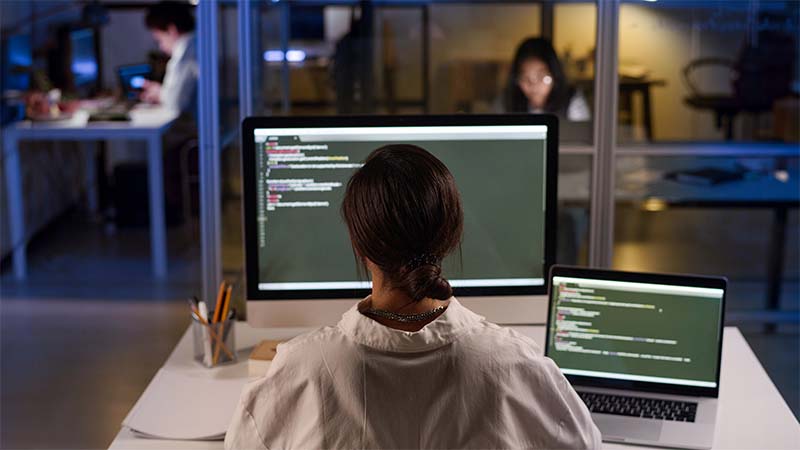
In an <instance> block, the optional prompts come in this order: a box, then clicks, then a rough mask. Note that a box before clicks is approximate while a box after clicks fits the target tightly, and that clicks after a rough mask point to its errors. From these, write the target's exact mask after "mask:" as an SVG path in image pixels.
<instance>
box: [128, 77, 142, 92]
mask: <svg viewBox="0 0 800 450" xmlns="http://www.w3.org/2000/svg"><path fill="white" fill-rule="evenodd" d="M131 87H132V88H135V89H141V88H143V87H144V77H143V76H141V75H139V76H135V77H133V78H131Z"/></svg>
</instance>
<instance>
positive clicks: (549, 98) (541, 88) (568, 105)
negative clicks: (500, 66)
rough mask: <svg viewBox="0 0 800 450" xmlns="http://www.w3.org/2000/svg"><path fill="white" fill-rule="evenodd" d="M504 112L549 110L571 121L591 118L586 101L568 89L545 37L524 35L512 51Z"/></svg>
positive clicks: (539, 111) (541, 111) (556, 59)
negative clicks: (526, 37)
mask: <svg viewBox="0 0 800 450" xmlns="http://www.w3.org/2000/svg"><path fill="white" fill-rule="evenodd" d="M504 108H505V112H513V113H523V112H529V113H552V114H556V115H557V116H559V118H561V119H562V120H563V119H566V120H571V121H578V122H582V121H587V120H590V119H591V113H590V110H589V105H588V104H587V103H586V100H585V99H584V98H583V96H582V95H580V93H576V92H575V90H574V89H570V87H569V86H568V85H567V79H566V77H565V76H564V70H563V69H562V68H561V62H560V61H559V60H558V56H557V55H556V51H555V50H554V49H553V45H552V44H551V43H550V41H549V40H547V39H544V38H528V39H526V40H524V41H523V42H522V43H521V44H520V45H519V47H518V48H517V52H516V54H515V55H514V61H513V62H512V64H511V71H510V73H509V75H508V85H507V86H506V92H505V97H504Z"/></svg>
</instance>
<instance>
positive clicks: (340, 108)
mask: <svg viewBox="0 0 800 450" xmlns="http://www.w3.org/2000/svg"><path fill="white" fill-rule="evenodd" d="M252 8H253V14H254V15H255V16H256V17H257V18H258V19H257V20H256V23H255V24H254V27H255V28H254V34H255V35H256V36H257V40H256V42H255V43H254V50H253V52H254V53H255V55H256V64H255V67H254V70H252V71H251V72H252V73H253V75H254V79H253V83H252V84H253V86H254V95H253V97H254V101H253V111H254V114H256V115H273V114H279V115H284V114H288V115H317V114H323V115H333V114H426V113H433V114H453V113H466V114H476V113H501V112H506V111H509V110H511V109H510V108H511V105H510V101H509V97H510V95H509V93H510V88H511V87H514V88H515V89H516V90H517V91H520V89H519V88H518V87H517V86H518V84H519V79H521V78H520V77H523V78H526V77H527V78H537V77H539V74H538V73H533V74H522V73H520V71H519V70H517V71H516V72H515V71H512V62H513V60H514V56H515V53H516V52H517V49H518V47H520V45H521V44H522V43H523V42H524V41H525V40H526V39H528V38H534V37H539V38H544V39H545V40H546V41H547V42H549V43H551V45H552V47H553V49H554V53H555V59H556V62H555V64H558V66H559V67H560V68H559V69H557V70H556V73H558V74H563V76H555V75H556V73H550V70H548V71H547V73H545V74H544V75H548V76H553V78H556V79H557V82H558V83H561V84H562V86H561V87H562V88H563V89H562V90H559V91H558V92H562V91H563V93H564V94H563V95H561V96H560V97H559V100H560V102H554V103H557V104H556V105H555V106H553V105H548V106H547V107H546V108H541V109H542V110H544V111H549V112H555V113H557V114H559V115H560V116H561V117H562V119H563V120H562V126H561V140H562V142H564V143H565V145H564V151H563V152H562V156H561V158H560V172H561V174H560V178H561V179H563V182H561V183H560V186H561V188H560V189H559V200H560V205H561V211H560V217H559V230H560V233H559V235H560V242H559V245H558V249H559V250H558V260H559V261H560V262H565V263H578V262H586V261H587V254H588V229H589V214H588V211H589V182H590V173H591V166H592V157H593V152H594V149H593V147H592V132H593V128H592V120H591V119H592V89H593V87H594V86H593V84H594V69H593V68H594V64H595V63H594V47H595V44H594V40H595V31H594V30H595V20H596V18H595V14H596V7H595V5H594V3H591V2H564V3H560V2H545V3H541V2H533V1H532V2H519V1H513V2H502V1H497V2H470V1H464V2H401V1H397V2H355V1H354V2H341V1H332V2H322V1H320V2H318V1H312V2H258V3H254V4H253V6H252ZM521 59H522V60H525V59H529V58H521ZM548 69H550V67H548ZM534 72H535V71H534ZM529 81H532V82H534V83H535V82H537V81H538V80H537V79H531V80H529ZM553 92H555V91H553ZM519 95H520V96H522V92H521V91H520V92H519ZM551 97H552V98H556V97H557V96H556V95H554V94H553V95H551ZM516 108H517V109H514V111H516V112H526V111H528V110H529V109H530V108H529V105H528V104H527V101H526V102H524V103H522V104H520V105H518V106H516ZM568 119H573V120H568ZM231 217H234V216H233V215H231ZM231 248H232V247H231ZM226 260H228V259H227V258H226ZM229 260H230V261H236V260H237V259H236V258H230V259H229Z"/></svg>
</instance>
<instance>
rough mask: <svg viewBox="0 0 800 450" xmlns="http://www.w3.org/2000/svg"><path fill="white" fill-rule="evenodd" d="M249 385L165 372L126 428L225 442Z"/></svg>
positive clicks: (130, 416)
mask: <svg viewBox="0 0 800 450" xmlns="http://www.w3.org/2000/svg"><path fill="white" fill-rule="evenodd" d="M245 383H247V379H246V378H231V379H220V378H205V377H197V376H188V375H185V374H181V373H179V372H174V371H170V370H168V369H161V370H159V371H158V373H157V374H156V376H155V377H154V378H153V381H152V382H150V385H149V386H148V387H147V389H146V390H145V391H144V393H143V394H142V396H141V397H140V398H139V401H137V402H136V405H134V407H133V409H131V412H130V413H128V416H127V417H126V418H125V420H124V421H123V422H122V425H124V426H126V427H128V428H130V429H131V430H132V431H134V432H136V433H138V434H142V435H146V436H149V437H154V438H161V439H191V440H220V439H223V438H224V437H225V431H226V430H227V428H228V424H229V422H230V420H231V417H233V412H234V410H235V409H236V406H237V404H238V403H239V396H240V395H241V391H242V388H243V387H244V385H245Z"/></svg>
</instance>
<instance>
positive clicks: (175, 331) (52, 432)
mask: <svg viewBox="0 0 800 450" xmlns="http://www.w3.org/2000/svg"><path fill="white" fill-rule="evenodd" d="M238 217H239V211H238V209H237V207H236V202H235V201H234V202H226V212H225V220H224V224H223V235H224V236H225V241H224V246H223V260H224V263H225V267H226V273H228V275H236V274H237V267H238V266H239V265H240V263H239V261H240V260H241V250H240V249H241V236H240V234H239V231H238V230H239V229H240V228H239V225H238ZM768 217H769V216H764V217H758V214H755V213H747V212H745V213H743V214H742V215H734V216H733V218H731V216H726V215H725V214H722V215H720V213H719V212H714V211H709V212H697V211H696V212H694V213H693V214H683V213H680V214H677V215H676V214H672V215H670V214H667V215H664V216H660V217H659V219H658V220H656V221H653V220H652V219H653V216H649V217H641V216H640V213H639V212H636V211H625V210H624V209H622V210H620V211H619V213H618V219H619V220H618V222H619V223H623V224H626V225H624V226H622V227H619V229H618V230H617V233H618V234H617V235H618V241H619V242H618V245H617V246H616V254H617V259H616V260H615V264H616V265H619V266H624V267H627V266H630V265H638V266H641V268H644V269H658V270H670V269H674V268H676V267H678V268H681V267H689V268H697V269H698V270H701V271H702V270H704V269H706V268H707V267H708V265H709V264H711V265H716V267H724V268H725V270H729V271H730V273H731V274H732V275H731V278H732V281H733V288H732V289H733V295H732V297H731V301H730V303H729V306H730V308H731V309H738V310H741V309H753V308H759V307H761V305H763V296H764V288H763V280H762V277H763V265H762V262H761V261H762V257H763V256H764V255H763V252H762V251H761V250H759V249H760V248H762V247H764V248H765V247H766V244H765V242H761V241H763V239H761V240H759V239H758V238H757V237H754V235H756V234H757V233H752V232H751V230H759V229H763V228H761V225H763V223H768ZM790 220H791V226H792V227H793V228H792V229H794V230H797V229H798V226H797V215H796V214H794V215H793V216H792V218H791V219H790ZM709 221H716V222H714V223H725V224H726V226H725V227H724V228H725V230H726V231H725V233H726V236H724V238H725V239H728V241H725V242H728V244H729V245H724V246H719V245H717V246H716V247H714V246H713V245H712V244H713V242H711V243H709V239H710V240H712V241H714V240H715V239H718V238H719V236H709V235H708V232H707V230H708V227H707V223H708V222H709ZM762 222H763V223H762ZM731 227H733V230H730V228H731ZM676 228H678V229H680V232H679V233H677V234H675V233H672V235H671V234H670V230H673V231H674V230H675V229H676ZM168 239H169V256H170V266H169V270H170V277H169V280H168V281H166V282H154V281H153V280H152V279H151V278H150V271H149V270H150V267H149V238H148V234H147V231H146V230H145V229H133V230H117V231H116V233H114V234H108V233H107V232H106V229H105V228H104V227H103V226H102V225H101V224H98V223H95V222H92V221H89V220H87V219H86V218H85V217H84V216H83V215H82V214H79V213H75V214H69V215H67V216H66V217H64V218H62V219H60V220H59V221H58V222H57V223H56V224H55V225H54V226H52V227H50V228H48V229H47V230H46V231H45V232H44V233H42V234H41V235H40V236H38V237H37V238H36V240H35V241H34V243H33V244H32V245H31V247H30V254H29V263H30V266H29V267H30V278H29V279H28V280H27V281H25V282H17V281H14V279H13V278H12V277H11V274H10V270H9V269H10V267H9V266H10V265H9V264H8V263H9V261H7V260H6V261H4V264H3V266H2V269H3V270H2V274H0V298H2V301H0V344H2V347H1V350H2V363H1V364H0V448H3V449H11V448H19V449H29V448H106V447H107V446H108V445H109V444H110V442H111V441H112V439H113V438H114V436H115V435H116V433H117V432H118V430H119V425H120V423H121V421H122V420H123V418H124V417H125V415H126V414H127V412H128V411H129V409H130V408H131V407H132V406H133V404H134V402H135V401H136V399H137V398H138V396H139V395H140V394H141V392H142V391H143V390H144V388H145V386H146V385H147V383H148V382H149V380H150V379H151V378H152V376H153V375H154V374H155V372H156V371H157V369H158V368H159V367H160V365H161V364H162V363H163V361H164V360H165V359H166V357H167V356H168V354H169V352H170V351H171V349H172V348H173V347H174V345H175V344H176V342H177V340H178V338H179V337H180V335H181V334H182V333H183V331H184V330H185V328H186V326H187V325H188V323H189V318H188V314H186V306H185V302H184V300H183V299H184V298H185V297H187V296H189V295H192V294H195V293H197V290H198V289H199V281H198V280H199V277H200V274H199V270H200V265H199V249H198V244H197V241H198V237H197V231H196V228H173V229H171V230H170V231H169V236H168ZM732 244H735V245H732ZM692 245H695V246H701V247H702V246H704V245H705V246H712V248H713V249H714V251H704V252H702V255H701V256H700V257H697V256H695V255H697V254H698V253H697V252H690V251H689V249H690V248H692ZM695 248H697V247H695ZM787 250H788V254H787V275H789V277H788V281H787V282H786V283H784V285H783V288H784V295H783V298H782V305H783V307H784V308H785V309H788V310H792V311H795V312H796V311H797V310H798V297H800V296H799V295H798V276H797V271H798V262H797V261H798V248H797V240H796V236H794V237H792V238H791V242H789V243H787ZM665 261H671V263H665ZM742 330H743V331H744V332H745V336H746V338H747V340H748V342H749V343H750V345H751V346H752V347H753V350H754V351H755V353H756V354H757V355H758V357H759V358H760V360H761V362H762V363H763V364H764V367H765V369H766V370H767V372H768V373H769V375H770V377H771V378H772V380H773V381H774V382H775V383H776V385H777V386H778V388H779V390H780V391H781V393H782V395H783V396H784V398H785V399H786V401H787V403H788V404H789V406H790V407H791V408H792V410H793V411H794V413H795V415H796V416H800V386H799V385H800V381H799V379H800V378H799V377H798V374H800V367H798V361H800V354H799V353H798V352H799V350H798V349H799V348H800V347H799V346H798V344H799V342H798V332H797V327H796V326H794V325H792V326H782V327H780V328H779V329H778V331H777V332H776V333H774V334H765V333H764V332H763V327H762V326H760V325H757V324H743V325H742ZM43 423H44V424H48V425H47V426H45V427H43V426H42V425H41V424H43Z"/></svg>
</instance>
